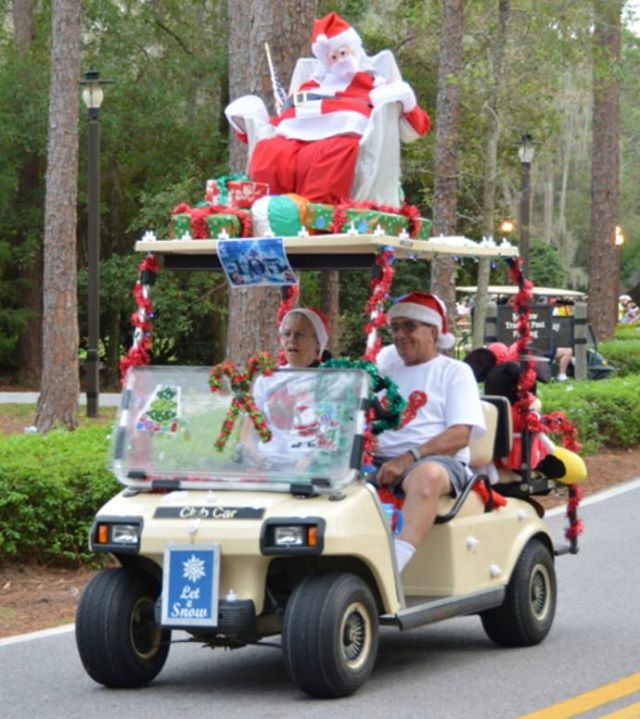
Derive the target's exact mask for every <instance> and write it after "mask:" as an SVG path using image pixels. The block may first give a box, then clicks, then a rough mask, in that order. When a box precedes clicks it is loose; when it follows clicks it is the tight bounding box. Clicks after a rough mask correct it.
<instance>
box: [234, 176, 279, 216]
mask: <svg viewBox="0 0 640 719" xmlns="http://www.w3.org/2000/svg"><path fill="white" fill-rule="evenodd" d="M227 190H228V192H229V205H231V207H243V208H245V209H246V208H250V207H251V205H253V203H254V202H255V201H256V200H259V199H260V198H261V197H265V196H266V195H268V194H269V185H267V184H266V183H264V182H251V181H244V180H233V181H231V180H230V181H229V182H228V183H227Z"/></svg>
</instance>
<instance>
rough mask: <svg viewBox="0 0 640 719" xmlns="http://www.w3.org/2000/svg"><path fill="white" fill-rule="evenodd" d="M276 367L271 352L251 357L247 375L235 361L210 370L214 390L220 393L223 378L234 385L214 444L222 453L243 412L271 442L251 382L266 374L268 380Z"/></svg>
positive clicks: (264, 437) (263, 436) (210, 381)
mask: <svg viewBox="0 0 640 719" xmlns="http://www.w3.org/2000/svg"><path fill="white" fill-rule="evenodd" d="M274 368H275V361H274V359H273V357H272V356H271V355H270V354H269V353H268V352H256V354H255V355H253V356H252V357H250V358H249V361H248V363H247V371H246V372H242V371H241V370H239V369H238V368H237V367H236V365H235V364H234V363H233V362H228V361H227V362H221V363H220V364H217V365H216V366H215V367H214V368H213V369H212V370H211V374H210V375H209V387H210V388H211V391H212V392H220V390H221V389H222V379H223V378H224V377H228V378H229V381H230V383H231V391H232V392H233V399H232V400H231V406H230V407H229V411H228V412H227V416H226V417H225V420H224V422H223V423H222V429H221V430H220V434H219V435H218V438H217V439H216V441H215V444H214V446H215V448H216V449H217V450H218V451H219V452H222V450H223V449H224V447H225V445H226V443H227V440H228V439H229V435H230V434H231V432H232V431H233V427H234V425H235V421H236V419H237V417H238V415H239V414H240V412H245V413H246V414H247V415H248V416H249V418H250V419H251V421H252V423H253V426H254V427H255V428H256V431H257V432H258V434H259V435H260V439H261V440H262V441H263V442H268V441H269V440H270V439H271V430H270V429H269V428H268V427H267V422H266V420H265V418H264V415H263V414H262V412H261V411H260V410H259V409H258V406H257V405H256V403H255V401H254V399H253V396H252V395H251V392H250V390H251V381H252V380H253V378H254V376H255V375H256V374H264V375H265V377H268V376H269V375H271V374H272V373H273V370H274Z"/></svg>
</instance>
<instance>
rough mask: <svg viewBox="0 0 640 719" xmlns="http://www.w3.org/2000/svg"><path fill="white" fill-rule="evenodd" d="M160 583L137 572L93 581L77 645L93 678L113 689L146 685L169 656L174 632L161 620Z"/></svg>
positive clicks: (106, 573) (106, 574)
mask: <svg viewBox="0 0 640 719" xmlns="http://www.w3.org/2000/svg"><path fill="white" fill-rule="evenodd" d="M159 594H160V584H159V583H158V582H157V581H156V580H155V579H154V578H153V577H151V576H150V575H148V574H145V573H143V572H137V571H135V570H132V569H105V570H103V571H101V572H99V573H98V574H96V576H95V577H93V579H92V580H91V581H90V582H89V584H88V585H87V587H86V589H85V590H84V593H83V595H82V598H81V599H80V603H79V605H78V611H77V613H76V644H77V646H78V652H79V654H80V659H81V660H82V664H83V665H84V668H85V669H86V671H87V674H89V676H90V677H91V678H92V679H94V680H95V681H96V682H98V683H99V684H104V685H105V686H107V687H121V688H122V687H141V686H144V685H145V684H148V683H149V682H150V681H151V680H152V679H154V678H155V677H156V676H157V674H158V673H159V672H160V670H161V669H162V667H163V666H164V663H165V661H166V660H167V654H168V653H169V641H170V639H171V632H170V631H169V630H168V629H162V627H161V626H160V625H159V624H158V623H157V622H156V620H155V604H156V600H157V598H158V596H159Z"/></svg>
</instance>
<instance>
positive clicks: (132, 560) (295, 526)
mask: <svg viewBox="0 0 640 719" xmlns="http://www.w3.org/2000/svg"><path fill="white" fill-rule="evenodd" d="M338 240H339V241H338ZM285 242H286V243H287V244H288V250H289V253H290V257H291V258H292V260H293V264H294V265H296V266H300V265H301V264H302V265H304V260H303V259H302V258H307V262H311V260H310V259H308V258H313V257H315V258H316V259H315V261H316V265H317V264H318V263H319V264H322V263H325V264H326V265H327V266H328V267H331V268H335V267H336V265H337V266H342V265H348V266H355V265H364V264H366V263H369V264H370V263H371V260H372V258H373V257H374V256H375V252H376V251H377V249H379V247H380V246H381V245H384V246H386V247H394V248H395V251H396V253H397V255H398V256H399V257H403V256H407V255H409V254H410V255H411V256H414V257H415V256H424V257H427V258H428V257H431V256H433V255H434V254H437V253H440V252H442V253H455V254H456V255H458V256H461V255H465V253H466V254H482V252H481V250H482V248H479V247H476V248H471V247H468V246H467V247H466V248H465V247H463V246H461V245H459V246H457V247H454V248H453V249H452V248H451V247H450V246H448V245H447V244H446V243H438V242H437V241H413V240H399V239H398V238H390V237H378V236H376V237H373V236H363V237H345V236H342V237H341V238H338V239H333V238H322V241H321V242H322V248H321V250H322V251H321V252H319V249H318V242H319V241H318V240H317V239H314V238H305V239H301V238H292V239H291V240H286V241H285ZM314 243H315V244H314ZM332 243H333V244H332ZM332 247H333V248H334V249H333V253H332V251H331V248H332ZM138 249H140V250H142V251H146V252H149V251H154V252H161V253H164V260H165V265H166V266H177V265H181V266H185V265H186V266H197V265H198V264H200V263H202V264H205V263H206V264H208V265H209V266H211V263H212V262H213V261H214V260H215V251H216V247H215V241H199V242H193V243H189V242H180V243H178V242H166V243H165V242H157V243H152V242H148V243H138ZM487 253H488V254H489V253H492V254H494V255H500V254H503V255H508V256H509V255H510V256H513V254H515V251H514V249H513V248H510V247H504V246H503V247H502V249H500V248H495V247H494V248H490V250H487ZM296 255H300V257H299V258H298V260H297V261H296ZM354 258H355V259H354ZM209 373H210V369H209V368H206V367H153V366H147V367H134V368H132V369H131V370H130V371H129V373H128V377H127V382H126V386H125V388H124V391H123V393H122V403H121V407H120V411H119V416H118V419H117V423H116V427H115V429H114V433H113V447H112V453H111V469H112V471H113V472H114V474H115V475H116V476H117V478H118V479H119V480H120V482H121V483H122V484H123V485H124V489H123V490H122V492H120V493H119V494H118V495H117V496H116V497H114V498H113V499H112V500H111V501H109V502H108V503H107V504H106V505H105V506H103V507H102V508H101V509H100V510H99V511H98V513H97V515H96V518H95V521H94V523H93V527H92V529H91V536H90V545H91V548H92V549H93V551H95V552H98V553H109V554H111V555H112V556H113V557H115V559H116V560H117V562H118V564H119V565H120V566H119V567H118V568H114V569H105V570H103V571H101V572H99V573H98V574H97V575H96V576H95V577H94V579H93V580H92V581H91V583H90V584H89V585H88V587H87V589H86V590H85V592H84V594H83V596H82V599H81V602H80V605H79V608H78V615H77V622H76V637H77V644H78V648H79V652H80V657H81V659H82V662H83V664H84V667H85V669H86V671H87V672H88V674H89V675H90V676H91V677H92V678H93V679H94V680H95V681H97V682H99V683H101V684H104V685H106V686H109V687H139V686H143V685H145V684H147V683H148V682H150V681H151V680H152V679H153V678H154V677H155V676H156V675H157V674H158V673H159V672H160V671H161V669H162V667H163V665H164V663H165V660H166V658H167V654H168V651H169V648H170V643H171V637H172V632H174V633H175V632H176V631H178V630H179V631H180V632H186V633H187V636H188V637H190V638H191V639H192V641H193V642H194V643H196V644H199V645H205V646H208V647H211V648H215V647H228V648H239V647H243V646H245V645H247V644H254V643H260V642H261V641H262V640H264V639H266V638H273V637H277V636H281V643H282V652H283V657H284V663H285V666H286V670H287V673H288V675H289V677H290V678H291V680H292V681H293V682H294V683H295V684H296V686H298V687H299V688H300V689H302V690H303V691H305V692H307V693H308V694H310V695H312V696H316V697H340V696H345V695H349V694H351V693H353V692H354V691H355V690H357V689H358V688H359V687H360V686H361V685H362V684H363V683H364V682H365V681H366V680H367V678H368V677H369V675H370V674H371V671H372V669H373V667H374V664H375V660H376V655H377V653H378V637H379V627H380V626H381V625H383V626H388V627H395V628H396V629H398V630H400V631H404V630H409V629H413V628H415V627H420V626H423V625H427V624H430V623H432V622H436V621H440V620H443V619H447V618H449V617H455V616H460V615H469V614H478V615H479V617H480V620H481V621H482V624H483V626H484V628H485V630H486V632H487V634H488V635H489V637H490V638H491V639H492V640H493V641H494V642H496V643H497V644H500V645H506V646H512V645H516V646H525V645H532V644H536V643H538V642H540V641H541V640H542V639H544V637H545V636H546V634H547V633H548V631H549V629H550V628H551V624H552V622H553V618H554V612H555V605H556V580H555V573H554V555H555V554H558V553H561V552H563V551H565V550H564V549H559V548H554V546H553V543H552V540H551V538H550V535H549V532H548V530H547V527H546V526H545V523H544V521H543V519H542V518H541V514H542V511H541V509H540V507H539V505H537V504H536V503H535V501H531V499H530V497H529V495H530V494H531V493H532V491H533V490H531V487H532V486H533V485H531V487H530V486H529V485H528V484H527V482H529V481H533V480H532V478H531V477H530V476H529V474H526V473H525V474H524V475H522V476H520V475H517V476H516V475H511V476H510V477H508V478H507V480H508V482H509V487H510V492H509V493H508V494H510V495H511V496H509V498H508V500H507V502H506V505H505V506H500V507H497V506H492V502H491V499H490V492H489V499H488V501H484V500H483V499H482V498H481V495H480V493H479V492H477V491H475V490H474V484H476V483H477V484H483V483H484V482H485V478H484V475H483V474H481V475H479V476H478V478H477V480H475V481H474V483H472V485H470V486H469V487H468V489H467V490H466V491H465V492H464V494H463V495H462V496H461V497H459V498H458V499H457V500H455V501H454V500H444V499H443V500H442V502H441V511H440V516H439V518H438V521H437V524H436V526H435V527H434V528H433V529H432V531H431V532H430V533H429V535H428V536H427V538H426V540H425V541H424V543H423V545H422V546H420V547H419V548H418V551H417V553H416V555H415V557H414V558H413V559H412V561H411V563H410V564H409V565H408V567H407V568H406V569H405V571H404V572H403V574H402V575H400V574H399V573H398V571H397V567H396V563H395V554H394V547H393V532H392V527H391V524H390V521H389V520H388V518H387V517H388V515H387V513H386V512H385V510H384V509H383V506H382V505H381V502H380V500H379V498H378V495H377V492H376V490H375V488H374V487H373V486H372V485H371V484H370V483H368V482H367V481H366V476H365V474H364V473H363V472H362V467H361V464H362V455H363V447H364V436H365V431H366V422H367V408H368V407H369V403H370V401H371V400H372V397H373V392H372V388H371V387H370V374H369V373H368V372H367V371H365V370H364V369H358V368H328V369H325V368H319V369H311V370H280V371H277V372H275V373H274V374H273V375H271V376H270V377H264V378H261V381H262V382H263V383H264V385H265V390H264V396H265V397H266V400H265V403H264V410H265V416H266V420H267V426H268V427H270V428H271V429H272V431H273V432H272V433H273V436H272V439H271V441H269V442H264V441H262V439H263V438H262V437H261V436H260V432H259V431H258V430H256V429H255V428H254V426H253V424H252V423H251V422H250V421H248V420H247V418H246V417H244V418H243V417H242V416H240V417H238V418H237V421H236V422H235V423H234V422H233V411H232V410H230V408H231V406H232V404H233V403H234V401H235V400H237V399H242V398H238V397H237V396H236V395H234V393H233V391H232V390H231V388H230V387H226V388H225V387H224V386H223V387H222V391H220V392H215V393H213V392H211V391H210V388H209V384H208V381H209ZM483 406H484V409H485V414H486V417H487V424H488V432H487V434H486V436H485V437H484V438H483V439H482V440H481V441H479V442H477V443H474V444H473V446H472V465H473V466H474V467H481V466H484V465H486V464H487V463H490V462H491V460H492V458H493V457H494V456H495V455H499V456H504V455H506V454H508V450H509V447H510V443H511V425H510V417H511V415H510V411H509V407H508V402H507V401H506V400H505V399H503V398H486V399H485V401H484V402H483ZM230 411H231V415H229V412H230ZM221 432H222V435H221ZM220 436H226V439H225V442H224V447H223V449H222V451H218V450H217V449H216V448H215V447H214V443H215V442H216V438H219V437H220ZM552 484H553V483H552V482H550V481H548V480H544V483H543V489H546V490H547V491H548V489H549V488H550V487H551V486H552ZM514 486H515V487H517V488H518V491H513V487H514ZM539 488H540V487H539V486H538V489H539ZM486 494H487V493H486V492H485V499H486ZM513 495H516V496H513ZM250 681H251V678H250V676H247V682H250Z"/></svg>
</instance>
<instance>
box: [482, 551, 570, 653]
mask: <svg viewBox="0 0 640 719" xmlns="http://www.w3.org/2000/svg"><path fill="white" fill-rule="evenodd" d="M556 598H557V589H556V573H555V569H554V566H553V558H552V556H551V553H550V552H549V549H548V548H547V547H546V546H545V545H544V544H543V543H542V542H540V541H539V540H538V539H532V540H531V541H530V542H529V543H528V544H527V545H526V546H525V548H524V549H523V550H522V554H520V557H519V558H518V562H517V564H516V566H515V569H514V570H513V575H512V576H511V579H510V580H509V584H508V585H507V594H506V597H505V600H504V602H503V603H502V604H501V605H500V606H499V607H496V608H495V609H489V610H488V611H486V612H482V613H481V614H480V617H481V619H482V626H483V627H484V630H485V632H486V633H487V635H488V636H489V638H490V639H492V640H493V641H494V642H495V643H496V644H500V645H502V646H505V647H528V646H531V645H533V644H538V643H539V642H541V641H542V640H543V639H544V638H545V637H546V636H547V634H548V633H549V630H550V629H551V625H552V624H553V618H554V616H555V613H556Z"/></svg>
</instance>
